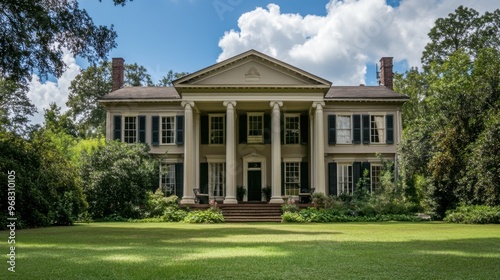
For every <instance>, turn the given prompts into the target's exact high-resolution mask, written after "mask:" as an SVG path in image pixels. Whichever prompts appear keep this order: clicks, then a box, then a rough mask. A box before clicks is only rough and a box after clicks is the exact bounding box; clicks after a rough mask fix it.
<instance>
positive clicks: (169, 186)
mask: <svg viewBox="0 0 500 280" xmlns="http://www.w3.org/2000/svg"><path fill="white" fill-rule="evenodd" d="M160 174H161V189H162V191H163V193H164V194H165V195H166V196H170V195H175V194H176V193H175V164H174V163H162V164H161V166H160Z"/></svg>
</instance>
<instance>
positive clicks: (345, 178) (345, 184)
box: [338, 164, 353, 195]
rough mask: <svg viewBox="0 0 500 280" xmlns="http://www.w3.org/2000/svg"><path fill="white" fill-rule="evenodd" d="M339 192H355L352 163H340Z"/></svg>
mask: <svg viewBox="0 0 500 280" xmlns="http://www.w3.org/2000/svg"><path fill="white" fill-rule="evenodd" d="M338 175H339V176H338V191H339V192H338V193H339V194H342V193H345V194H349V195H352V193H353V183H352V165H351V164H339V165H338Z"/></svg>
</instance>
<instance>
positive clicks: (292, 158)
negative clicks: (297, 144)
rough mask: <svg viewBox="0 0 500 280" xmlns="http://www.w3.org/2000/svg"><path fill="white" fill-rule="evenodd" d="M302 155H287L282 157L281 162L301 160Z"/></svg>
mask: <svg viewBox="0 0 500 280" xmlns="http://www.w3.org/2000/svg"><path fill="white" fill-rule="evenodd" d="M302 158H303V156H302V155H288V156H286V157H283V158H282V161H283V162H302Z"/></svg>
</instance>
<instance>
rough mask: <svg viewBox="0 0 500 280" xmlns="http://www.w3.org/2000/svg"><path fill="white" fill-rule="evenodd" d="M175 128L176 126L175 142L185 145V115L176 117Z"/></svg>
mask: <svg viewBox="0 0 500 280" xmlns="http://www.w3.org/2000/svg"><path fill="white" fill-rule="evenodd" d="M175 128H176V130H177V131H176V134H177V135H176V136H175V143H176V144H177V145H184V116H183V115H178V116H177V117H176V118H175Z"/></svg>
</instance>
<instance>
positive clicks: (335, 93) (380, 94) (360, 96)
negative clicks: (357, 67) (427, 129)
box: [325, 86, 410, 101]
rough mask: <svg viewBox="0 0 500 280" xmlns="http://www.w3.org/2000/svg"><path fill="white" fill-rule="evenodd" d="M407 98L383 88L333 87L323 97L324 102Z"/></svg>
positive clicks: (404, 99)
mask: <svg viewBox="0 0 500 280" xmlns="http://www.w3.org/2000/svg"><path fill="white" fill-rule="evenodd" d="M408 99H410V98H409V97H408V96H406V95H403V94H400V93H397V92H395V91H393V90H390V89H388V88H387V87H385V86H333V87H331V88H330V90H328V92H327V93H326V95H325V101H339V100H341V101H351V100H352V101H373V100H378V101H406V100H408Z"/></svg>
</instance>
